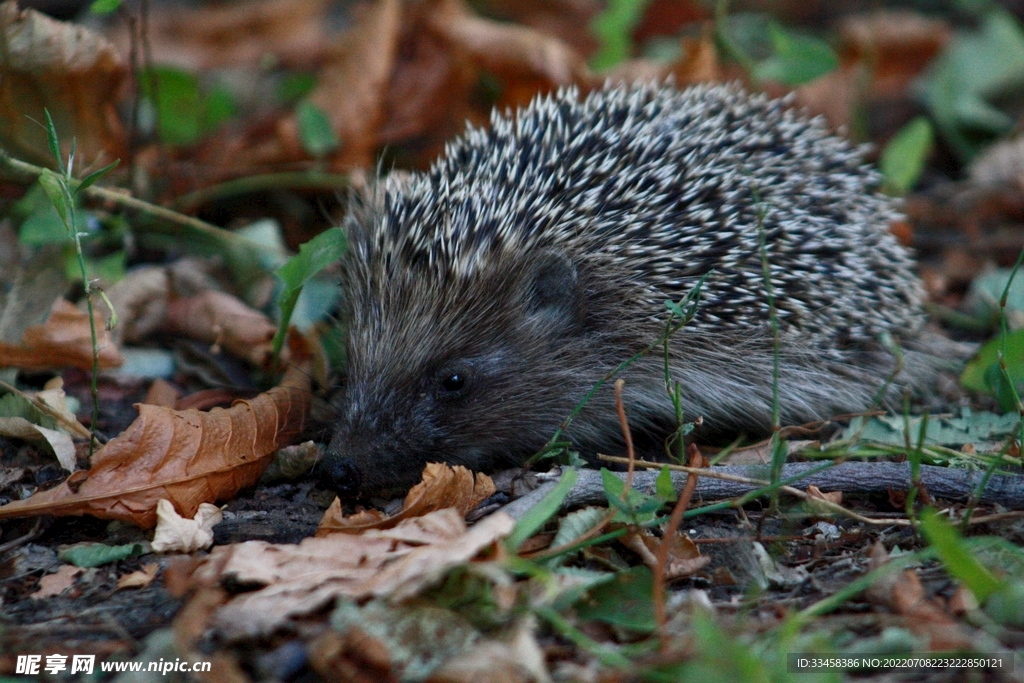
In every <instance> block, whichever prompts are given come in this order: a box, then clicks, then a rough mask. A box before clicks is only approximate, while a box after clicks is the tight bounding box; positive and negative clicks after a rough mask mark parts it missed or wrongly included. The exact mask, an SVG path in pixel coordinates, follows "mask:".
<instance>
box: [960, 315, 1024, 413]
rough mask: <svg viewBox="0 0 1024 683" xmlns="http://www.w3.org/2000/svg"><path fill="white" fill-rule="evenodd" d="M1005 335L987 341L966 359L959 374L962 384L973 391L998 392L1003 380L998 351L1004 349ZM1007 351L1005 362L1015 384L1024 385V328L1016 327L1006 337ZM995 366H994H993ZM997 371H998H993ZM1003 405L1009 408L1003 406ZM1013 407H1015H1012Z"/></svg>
mask: <svg viewBox="0 0 1024 683" xmlns="http://www.w3.org/2000/svg"><path fill="white" fill-rule="evenodd" d="M1003 341H1004V337H1003V335H999V336H997V337H994V338H992V339H989V340H988V341H987V342H985V343H984V344H983V345H982V347H981V348H980V349H978V353H977V354H976V355H975V356H974V358H972V359H971V360H970V361H968V362H967V365H966V366H965V367H964V371H963V373H962V374H961V375H960V384H962V385H963V386H964V387H965V388H967V389H970V390H972V391H980V392H984V393H988V394H996V393H998V392H997V390H998V389H999V388H1000V386H1001V384H1002V373H1001V372H999V353H1000V352H1001V351H1002V349H1003ZM1005 342H1006V355H1005V356H1003V362H1004V363H1005V364H1006V372H1007V373H1008V374H1009V375H1010V381H1011V382H1013V384H1014V386H1016V387H1021V388H1024V329H1022V330H1014V331H1013V332H1010V334H1009V335H1007V336H1006V337H1005ZM992 368H995V370H992ZM993 372H994V373H996V374H995V375H993V374H991V373H993ZM1003 409H1004V410H1006V409H1007V408H1006V407H1005V406H1003ZM1011 409H1012V407H1011Z"/></svg>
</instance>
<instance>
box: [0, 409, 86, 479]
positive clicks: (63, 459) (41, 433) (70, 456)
mask: <svg viewBox="0 0 1024 683" xmlns="http://www.w3.org/2000/svg"><path fill="white" fill-rule="evenodd" d="M0 436H6V437H12V438H15V439H23V440H25V441H45V442H46V443H47V444H49V445H50V448H52V449H53V454H54V455H55V456H57V462H59V463H60V466H61V467H63V468H64V469H65V470H66V471H68V472H74V471H75V463H76V460H77V458H76V457H75V442H74V441H72V440H71V437H70V436H68V435H67V434H65V433H64V432H59V431H57V430H56V429H47V428H46V427H41V426H39V425H37V424H32V423H31V422H29V421H28V420H26V419H25V418H23V417H0Z"/></svg>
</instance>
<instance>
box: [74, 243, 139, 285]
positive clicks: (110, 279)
mask: <svg viewBox="0 0 1024 683" xmlns="http://www.w3.org/2000/svg"><path fill="white" fill-rule="evenodd" d="M75 265H76V268H77V267H78V264H77V263H76V264H75ZM87 270H88V271H89V273H90V274H91V275H92V276H93V277H98V278H100V279H101V280H103V284H104V285H106V286H108V287H109V286H110V285H113V284H115V283H117V282H120V281H121V280H122V279H124V276H125V273H127V272H128V254H127V252H125V250H124V249H119V250H118V251H115V252H113V253H111V254H107V255H106V256H104V257H103V258H100V259H89V266H88V269H87ZM76 272H77V273H78V275H79V277H80V276H81V271H76ZM72 279H73V278H72Z"/></svg>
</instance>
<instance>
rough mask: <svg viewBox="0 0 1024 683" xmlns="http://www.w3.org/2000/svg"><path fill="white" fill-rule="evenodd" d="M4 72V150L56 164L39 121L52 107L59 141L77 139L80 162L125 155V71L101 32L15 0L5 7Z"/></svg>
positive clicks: (1, 21)
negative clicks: (122, 102)
mask: <svg viewBox="0 0 1024 683" xmlns="http://www.w3.org/2000/svg"><path fill="white" fill-rule="evenodd" d="M0 74H2V75H3V77H2V78H0V147H4V148H6V150H7V151H8V152H10V153H12V154H13V155H15V156H18V157H21V158H24V159H27V160H30V161H35V162H37V163H43V164H47V165H50V164H52V163H53V161H54V160H53V157H52V155H51V154H50V151H49V148H48V146H47V141H46V134H45V132H44V131H42V130H40V127H39V124H38V123H36V122H37V121H42V120H43V109H44V108H46V109H47V110H49V112H50V115H51V116H52V117H53V121H54V124H55V125H56V127H57V132H58V134H59V135H60V139H61V141H62V142H65V143H68V144H70V141H71V138H72V137H74V138H75V139H76V140H77V143H78V144H77V147H78V158H79V159H84V160H85V162H86V163H89V164H91V163H93V162H95V161H97V160H98V159H100V158H103V159H105V160H106V161H107V162H109V161H111V160H113V159H116V158H121V157H123V156H124V155H125V152H126V149H127V148H126V137H125V133H124V128H123V127H122V126H121V124H120V119H119V117H118V115H117V110H116V107H117V104H118V101H119V100H120V96H119V95H120V93H121V85H122V83H123V82H124V78H125V76H126V75H127V69H126V68H125V65H124V63H123V61H122V60H121V57H120V55H118V53H117V51H116V50H115V49H114V46H113V45H111V44H110V43H109V42H107V40H106V39H105V38H103V37H102V36H100V35H99V34H97V33H94V32H92V31H90V30H89V29H87V28H85V27H83V26H79V25H75V24H69V23H64V22H60V21H56V20H54V19H51V18H50V17H47V16H46V15H44V14H41V13H39V12H36V11H34V10H30V9H26V10H22V9H19V8H18V4H17V3H16V2H13V1H12V2H5V3H3V4H0Z"/></svg>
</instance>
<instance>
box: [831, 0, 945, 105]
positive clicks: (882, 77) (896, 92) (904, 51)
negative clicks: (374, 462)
mask: <svg viewBox="0 0 1024 683" xmlns="http://www.w3.org/2000/svg"><path fill="white" fill-rule="evenodd" d="M839 36H840V41H841V42H842V57H843V62H844V63H846V64H851V63H854V62H858V63H861V64H867V65H870V75H871V85H872V89H873V90H874V91H875V92H876V93H877V94H881V95H885V96H889V97H900V98H903V97H906V96H907V95H906V93H907V90H908V86H909V84H910V82H911V81H912V80H913V79H914V78H916V77H917V76H919V75H920V74H921V73H922V72H923V71H924V70H925V69H927V68H928V66H929V65H930V64H932V62H933V60H934V58H935V57H936V56H937V55H938V54H939V52H941V51H942V48H943V47H945V45H946V43H948V42H949V40H950V38H952V37H953V31H952V29H951V28H950V26H949V24H948V23H946V22H945V21H944V20H943V19H940V18H937V17H934V16H926V15H924V14H920V13H917V12H914V11H911V10H879V11H877V12H872V13H870V14H852V15H850V16H847V17H846V18H845V19H843V20H842V22H841V23H840V26H839Z"/></svg>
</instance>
